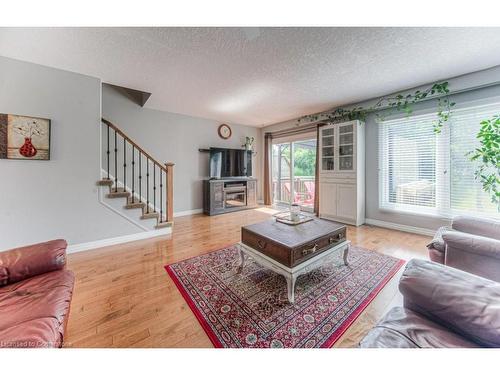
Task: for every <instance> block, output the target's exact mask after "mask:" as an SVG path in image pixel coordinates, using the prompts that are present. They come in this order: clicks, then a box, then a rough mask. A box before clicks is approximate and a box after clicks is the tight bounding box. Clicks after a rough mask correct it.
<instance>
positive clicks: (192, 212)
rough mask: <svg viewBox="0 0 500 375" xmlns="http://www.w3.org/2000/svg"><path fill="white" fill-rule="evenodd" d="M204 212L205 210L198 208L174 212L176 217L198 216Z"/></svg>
mask: <svg viewBox="0 0 500 375" xmlns="http://www.w3.org/2000/svg"><path fill="white" fill-rule="evenodd" d="M202 212H203V208H196V209H194V210H186V211H177V212H174V217H179V216H187V215H196V214H201V213H202Z"/></svg>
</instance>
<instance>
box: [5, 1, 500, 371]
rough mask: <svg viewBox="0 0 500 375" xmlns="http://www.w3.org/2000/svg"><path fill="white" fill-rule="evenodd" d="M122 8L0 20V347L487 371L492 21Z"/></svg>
mask: <svg viewBox="0 0 500 375" xmlns="http://www.w3.org/2000/svg"><path fill="white" fill-rule="evenodd" d="M346 6H347V7H348V5H346ZM134 9H135V8H134V7H132V8H130V9H129V11H130V12H131V13H130V14H129V15H128V18H125V19H119V18H118V19H117V21H116V22H111V21H110V22H109V23H105V22H103V21H102V20H99V21H95V22H93V21H92V22H91V20H92V19H93V18H92V17H95V14H91V15H87V16H85V15H84V16H82V17H87V18H85V19H83V22H82V21H79V22H78V21H76V20H74V19H73V18H69V19H71V20H73V21H74V22H72V21H71V22H70V21H67V20H57V19H56V18H54V19H49V20H48V21H46V23H40V22H37V21H35V20H30V21H27V22H26V23H25V24H23V25H15V24H9V23H8V22H6V24H3V25H2V27H1V28H0V72H1V77H0V88H1V90H0V170H1V171H2V175H3V176H5V178H4V179H3V180H2V182H3V183H2V186H3V190H2V192H3V194H2V195H1V196H0V206H1V207H2V209H1V210H0V227H1V228H2V234H3V235H2V236H0V354H5V353H7V348H15V349H16V350H9V351H8V353H9V355H10V353H18V354H14V355H18V356H21V357H20V358H23V357H22V356H23V355H35V356H39V355H40V354H31V353H40V352H48V353H50V356H52V355H53V356H58V357H56V358H59V356H61V358H62V357H65V360H69V361H70V362H71V356H75V357H74V358H80V357H79V356H84V355H86V354H84V353H91V356H92V358H95V359H96V360H97V359H98V358H101V359H104V361H106V359H105V358H106V354H104V353H106V352H103V351H102V349H111V348H112V349H117V350H116V351H109V353H112V354H110V355H112V356H113V358H116V362H122V363H121V365H120V366H121V367H120V370H121V369H122V368H123V371H125V372H127V371H132V372H133V371H134V370H135V371H138V370H139V367H135V366H136V365H135V364H132V363H131V362H130V361H133V360H134V359H137V360H138V361H143V360H145V358H146V357H148V356H151V358H152V359H151V361H152V362H151V363H152V368H154V369H157V368H161V361H162V358H163V360H164V358H168V360H169V361H173V362H176V361H180V362H182V361H184V362H185V361H189V358H190V356H192V355H199V356H200V357H199V358H200V363H199V364H196V365H197V366H202V367H201V368H199V371H202V370H204V369H205V368H204V367H203V366H206V365H207V361H213V359H211V356H212V355H221V354H213V353H214V351H213V350H206V351H197V350H195V349H199V348H206V349H213V348H238V349H241V350H238V351H223V352H226V353H229V354H226V355H227V357H223V358H221V361H225V360H228V361H229V362H231V363H232V365H234V366H239V362H240V361H243V360H244V361H249V360H250V361H261V360H262V361H266V362H265V363H266V366H268V365H269V366H271V367H272V366H274V365H276V364H274V365H273V364H272V363H268V361H270V362H275V361H274V360H273V359H270V357H267V356H268V354H265V353H267V352H266V350H264V349H270V348H288V349H299V348H301V349H303V350H300V351H284V354H276V355H277V356H283V357H280V358H283V361H285V362H287V366H291V368H290V371H292V370H295V371H301V372H303V371H307V370H308V368H307V367H302V366H304V365H300V366H298V367H296V368H294V366H293V362H294V356H297V358H300V359H301V361H302V360H304V361H309V358H317V363H316V365H315V369H317V370H319V369H321V370H324V369H326V367H324V366H326V365H327V363H328V362H329V361H331V358H334V359H335V361H336V362H339V361H342V359H341V357H343V356H345V357H346V358H350V360H351V361H359V362H364V361H365V360H364V359H366V362H370V361H373V363H375V362H377V366H383V362H384V361H386V360H388V359H389V358H391V356H394V355H395V353H397V355H398V356H399V355H401V358H400V359H402V360H404V361H414V360H415V357H413V356H415V355H417V356H420V355H422V354H415V353H426V352H427V353H430V354H423V355H424V356H432V355H434V354H432V353H435V351H417V350H411V351H404V353H403V352H401V351H396V349H401V348H413V349H417V348H433V349H438V348H439V349H450V350H443V351H442V352H443V353H445V354H444V356H446V358H447V360H449V361H452V362H453V361H454V362H455V365H454V366H456V367H454V369H455V368H456V369H457V371H458V370H459V369H461V370H467V369H470V368H471V367H467V366H469V365H468V364H467V365H465V364H463V363H461V361H466V362H467V361H473V360H475V361H477V360H480V361H481V362H482V363H483V364H482V366H486V367H485V368H487V367H488V365H489V362H488V361H489V360H490V356H491V354H490V355H488V356H486V357H482V356H483V355H484V354H479V355H480V356H481V359H479V358H477V359H476V357H475V356H476V355H478V354H477V353H484V351H478V350H468V351H459V350H456V349H458V348H462V349H464V348H468V349H472V348H498V347H500V168H499V165H500V52H499V51H500V48H499V47H500V28H498V27H496V26H497V25H495V23H494V22H491V23H490V24H488V27H480V28H479V27H468V26H473V25H470V24H469V23H468V22H463V26H461V25H462V24H460V22H459V23H458V25H455V26H459V27H446V26H449V25H446V23H443V24H441V23H439V22H437V23H435V24H431V25H426V24H425V23H423V22H422V21H421V19H416V20H414V21H413V22H412V21H408V22H407V23H406V24H403V25H401V24H398V25H395V24H394V22H391V20H388V21H387V24H386V25H378V27H370V26H369V25H371V23H370V22H367V21H364V23H362V24H359V21H356V20H351V21H348V22H349V24H347V25H345V24H338V25H335V24H331V21H330V23H328V22H323V23H322V22H321V21H318V22H319V23H318V24H317V26H316V25H307V24H306V25H305V24H304V23H303V21H302V22H301V21H299V20H297V19H296V18H292V19H291V20H290V21H289V23H286V22H284V23H281V22H280V23H277V24H273V23H270V24H268V22H264V21H263V19H262V18H259V17H260V16H259V15H255V16H254V17H257V18H255V19H250V20H249V21H247V22H244V21H241V22H237V23H235V21H233V20H227V21H222V20H221V19H217V18H216V20H214V21H211V22H212V23H210V24H208V25H207V23H206V22H200V21H195V20H189V18H184V19H183V21H182V22H181V23H179V22H180V21H173V20H172V21H171V22H169V23H167V24H165V22H163V21H162V22H153V21H150V22H146V21H145V20H146V19H147V18H141V21H140V22H139V21H137V19H136V18H134V17H136V16H137V15H136V14H135V13H134ZM163 10H164V9H163ZM212 11H214V10H212ZM491 13H493V11H492V12H491ZM103 14H104V13H103ZM176 14H180V13H176ZM301 14H302V13H301V11H300V10H299V12H298V13H297V14H296V17H299V18H300V16H301ZM465 15H469V13H468V11H467V10H465V11H464V16H465ZM206 17H207V18H206V19H207V20H208V19H210V17H209V14H208V13H207V15H206ZM69 19H68V20H69ZM111 19H112V18H111ZM36 20H38V18H36ZM134 20H135V21H134ZM138 22H139V23H138ZM89 24H92V25H93V27H81V26H89ZM35 25H36V26H35ZM56 25H57V26H62V27H51V26H56ZM144 25H148V26H144ZM185 25H190V26H189V27H188V26H185ZM214 25H216V27H213V26H214ZM256 25H259V26H256ZM68 26H72V27H68ZM110 26H111V27H110ZM134 26H141V27H134ZM287 26H288V27H287ZM290 26H291V27H290ZM342 26H352V27H342ZM393 26H397V27H393ZM428 26H432V27H428ZM466 26H467V27H466ZM474 26H475V25H474ZM360 51H363V52H362V53H361V52H360ZM32 348H36V349H42V348H52V349H56V348H59V349H61V350H57V351H55V350H53V351H42V350H32ZM84 348H85V349H88V348H92V349H93V350H92V351H81V350H80V349H84ZM124 348H141V349H143V350H141V351H133V352H127V351H124V350H119V349H124ZM150 348H157V349H161V350H159V351H148V350H147V349H150ZM249 348H252V349H254V350H253V351H248V350H243V349H249ZM319 348H332V349H333V350H332V351H315V350H311V349H319ZM340 348H345V349H348V350H340V351H339V350H336V349H340ZM368 348H370V350H367V349H368ZM69 349H71V350H69ZM180 349H182V350H180ZM307 349H309V350H307ZM382 349H390V350H382ZM320 352H321V354H319V353H320ZM325 352H328V353H333V354H324V353H325ZM488 352H489V353H493V356H494V354H496V351H495V350H492V351H488ZM56 353H61V354H56ZM127 353H133V354H127ZM231 353H233V354H231ZM243 353H244V354H243ZM273 353H275V351H273ZM279 353H281V352H279ZM339 353H340V354H339ZM391 353H392V354H391ZM400 353H401V354H400ZM463 353H465V354H464V355H463V357H462V354H463ZM87 355H88V354H87ZM163 355H165V357H162V356H163ZM332 355H333V356H334V357H331V356H332ZM42 356H43V354H42ZM114 356H116V357H114ZM141 356H145V357H141ZM315 356H316V357H315ZM335 356H337V357H335ZM153 357H154V359H153ZM47 358H49V357H47ZM226 358H227V359H226ZM266 358H267V359H266ZM493 358H494V357H493ZM361 359H363V360H361ZM56 360H59V359H56ZM378 361H380V363H379V362H378ZM107 362H109V361H107ZM229 362H228V363H229ZM424 362H425V361H424ZM430 363H432V361H430V362H428V363H427V365H429V364H430ZM467 363H468V362H467ZM476 363H477V362H476ZM89 365H90V364H89ZM108 365H109V363H108ZM176 365H179V363H176ZM344 365H346V364H344ZM422 365H423V364H422ZM368 366H369V363H368ZM439 366H443V364H442V363H440V364H439ZM127 367H128V368H127ZM207 368H208V367H207ZM117 369H118V367H116V368H113V370H112V371H116V370H117ZM214 369H215V370H216V367H215V368H214ZM346 369H348V368H346ZM475 369H477V368H475ZM395 370H397V369H395ZM82 371H83V367H82ZM88 371H92V369H91V368H88V369H87V372H88ZM245 371H250V369H245ZM277 371H278V370H277ZM366 371H370V368H369V367H368V368H367V369H366ZM420 371H423V370H420Z"/></svg>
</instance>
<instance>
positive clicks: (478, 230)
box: [451, 216, 500, 240]
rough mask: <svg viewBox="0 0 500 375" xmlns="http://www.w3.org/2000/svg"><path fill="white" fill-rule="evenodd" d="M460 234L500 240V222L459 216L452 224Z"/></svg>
mask: <svg viewBox="0 0 500 375" xmlns="http://www.w3.org/2000/svg"><path fill="white" fill-rule="evenodd" d="M451 227H452V229H455V230H457V231H459V232H465V233H470V234H475V235H476V236H483V237H489V238H495V239H497V240H500V221H498V220H493V219H484V218H478V217H472V216H457V217H455V218H454V219H453V223H452V224H451Z"/></svg>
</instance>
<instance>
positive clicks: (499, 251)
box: [427, 216, 500, 281]
mask: <svg viewBox="0 0 500 375" xmlns="http://www.w3.org/2000/svg"><path fill="white" fill-rule="evenodd" d="M427 247H428V248H429V257H430V259H431V260H433V261H435V262H437V263H442V264H445V265H447V266H450V267H455V268H458V269H461V270H464V271H467V272H470V273H474V274H476V275H479V276H482V277H486V278H488V279H491V280H495V281H500V221H496V220H492V219H483V218H475V217H469V216H459V217H456V218H455V219H453V222H452V225H451V228H449V227H442V228H439V229H438V231H437V232H436V235H435V236H434V239H433V240H432V242H431V243H430V244H429V245H427Z"/></svg>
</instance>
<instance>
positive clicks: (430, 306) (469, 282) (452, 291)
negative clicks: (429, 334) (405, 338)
mask: <svg viewBox="0 0 500 375" xmlns="http://www.w3.org/2000/svg"><path fill="white" fill-rule="evenodd" d="M399 290H400V292H401V293H402V294H403V297H404V306H405V307H406V308H409V309H411V310H412V311H414V312H417V313H419V314H421V315H424V316H425V317H426V318H427V319H430V320H432V321H435V322H437V323H438V324H440V325H442V326H446V327H448V329H450V330H453V331H455V332H457V333H458V334H461V335H463V336H466V337H467V339H468V340H471V341H474V342H476V343H478V344H479V345H481V346H488V347H499V346H500V283H496V282H494V281H491V280H488V279H484V278H482V277H478V276H476V275H473V274H470V273H467V272H464V271H460V270H458V269H456V268H452V267H447V266H444V265H441V264H437V263H434V262H429V261H424V260H422V259H412V260H411V261H410V262H408V263H407V265H406V268H405V270H404V272H403V275H402V276H401V279H400V281H399Z"/></svg>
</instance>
